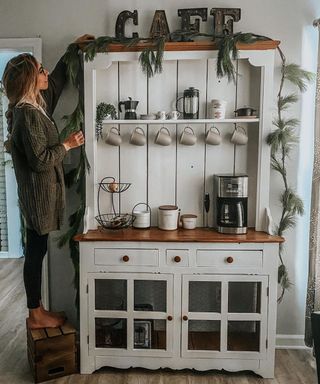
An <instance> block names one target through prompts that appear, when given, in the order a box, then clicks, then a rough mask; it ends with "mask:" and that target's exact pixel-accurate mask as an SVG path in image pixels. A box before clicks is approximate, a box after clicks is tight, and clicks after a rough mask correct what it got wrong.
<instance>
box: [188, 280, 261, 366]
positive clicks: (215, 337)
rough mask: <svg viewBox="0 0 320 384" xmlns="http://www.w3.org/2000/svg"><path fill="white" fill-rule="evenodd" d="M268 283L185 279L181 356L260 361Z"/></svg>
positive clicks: (259, 281)
mask: <svg viewBox="0 0 320 384" xmlns="http://www.w3.org/2000/svg"><path fill="white" fill-rule="evenodd" d="M267 282H268V278H267V277H266V276H250V275H184V276H183V277H182V313H181V324H182V328H181V329H182V337H181V345H182V356H184V357H204V358H205V357H210V356H211V357H212V356H213V355H219V357H224V356H225V357H238V356H239V354H240V353H242V355H243V358H248V359H249V358H253V357H257V353H258V354H259V356H261V357H262V354H264V353H265V351H266V347H265V345H266V328H267V322H266V318H267V312H266V311H267ZM243 352H246V353H245V354H243ZM253 354H254V356H253Z"/></svg>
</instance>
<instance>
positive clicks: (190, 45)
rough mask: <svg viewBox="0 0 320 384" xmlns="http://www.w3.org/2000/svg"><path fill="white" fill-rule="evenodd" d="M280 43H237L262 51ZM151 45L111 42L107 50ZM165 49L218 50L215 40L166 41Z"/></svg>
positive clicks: (141, 48) (139, 47)
mask: <svg viewBox="0 0 320 384" xmlns="http://www.w3.org/2000/svg"><path fill="white" fill-rule="evenodd" d="M279 44H280V41H279V40H261V41H258V42H256V43H252V44H243V43H241V44H237V48H238V49H239V50H250V51H251V50H256V51H263V50H269V49H276V48H277V47H278V45H279ZM148 46H152V43H149V42H139V43H138V44H136V45H135V46H132V47H128V46H126V45H125V44H116V43H112V44H109V46H108V52H137V51H142V50H143V49H144V48H146V47H148ZM164 50H165V51H213V50H218V45H217V43H216V42H214V41H211V40H202V41H201V40H198V41H185V42H171V41H170V42H167V43H165V46H164Z"/></svg>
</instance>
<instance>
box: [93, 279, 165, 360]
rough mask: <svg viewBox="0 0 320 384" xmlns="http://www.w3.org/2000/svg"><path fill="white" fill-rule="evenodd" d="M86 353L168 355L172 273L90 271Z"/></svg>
mask: <svg viewBox="0 0 320 384" xmlns="http://www.w3.org/2000/svg"><path fill="white" fill-rule="evenodd" d="M88 283H89V290H88V294H89V353H90V354H94V355H99V354H100V355H115V356H121V355H127V354H128V351H131V352H132V353H134V354H135V353H136V354H137V355H142V356H144V355H145V356H150V355H154V356H168V355H170V354H171V353H172V345H173V343H172V340H173V275H169V274H164V275H161V274H151V273H141V274H140V273H121V274H120V273H103V274H102V273H91V274H90V277H89V281H88Z"/></svg>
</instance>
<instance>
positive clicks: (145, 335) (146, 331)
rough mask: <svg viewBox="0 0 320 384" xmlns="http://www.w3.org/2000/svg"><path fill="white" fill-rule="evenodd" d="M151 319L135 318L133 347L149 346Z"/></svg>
mask: <svg viewBox="0 0 320 384" xmlns="http://www.w3.org/2000/svg"><path fill="white" fill-rule="evenodd" d="M151 325H152V324H151V321H146V320H135V322H134V348H151V329H152V328H151Z"/></svg>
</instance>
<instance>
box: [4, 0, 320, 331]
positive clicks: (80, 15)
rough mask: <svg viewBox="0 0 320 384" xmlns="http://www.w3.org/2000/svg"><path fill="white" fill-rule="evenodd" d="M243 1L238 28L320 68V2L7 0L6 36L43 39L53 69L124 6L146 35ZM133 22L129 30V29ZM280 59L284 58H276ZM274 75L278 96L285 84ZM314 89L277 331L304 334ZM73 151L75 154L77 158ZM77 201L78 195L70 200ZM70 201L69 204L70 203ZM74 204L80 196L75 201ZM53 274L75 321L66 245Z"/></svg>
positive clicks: (104, 31) (276, 182)
mask: <svg viewBox="0 0 320 384" xmlns="http://www.w3.org/2000/svg"><path fill="white" fill-rule="evenodd" d="M197 6H198V7H199V6H201V7H208V9H209V10H210V9H211V8H212V7H239V8H241V10H242V17H241V21H240V22H239V23H236V24H235V26H234V30H235V31H242V32H255V33H258V34H262V35H267V36H269V37H272V38H274V39H278V40H281V48H282V50H283V51H284V53H285V55H286V56H287V59H288V62H294V63H297V64H302V65H303V66H304V67H305V68H306V69H308V70H312V71H315V70H316V50H317V37H318V34H317V30H315V29H314V28H313V27H312V21H313V19H315V18H317V17H320V3H319V1H317V0H306V1H299V0H282V1H277V0H269V1H262V0H256V1H252V0H234V1H220V0H216V1H203V2H201V4H199V3H198V2H197V1H194V0H193V1H191V0H175V1H173V0H163V1H159V0H158V1H150V0H149V1H146V0H134V1H129V0H118V1H117V2H114V1H111V0H90V1H88V0H86V1H84V0H68V1H61V0H60V1H49V0H28V1H24V2H22V1H20V0H1V3H0V37H37V36H40V37H41V38H42V39H43V63H44V65H45V66H47V67H48V68H49V69H51V68H52V67H53V65H54V64H55V62H56V60H57V59H58V58H59V56H60V55H61V54H62V53H63V52H64V50H65V48H66V47H67V45H68V43H70V42H71V41H72V40H73V39H74V38H75V37H77V36H79V35H81V34H83V33H92V34H94V35H96V36H102V35H114V29H115V20H116V17H117V15H118V14H119V13H120V12H121V11H123V10H125V9H128V10H134V9H138V11H139V26H137V27H134V28H133V29H134V30H135V31H138V32H139V34H140V36H147V35H148V33H149V29H150V26H151V22H152V18H153V14H154V11H155V10H156V9H165V11H166V15H167V19H168V23H169V28H170V30H171V31H173V30H175V29H178V28H179V27H180V20H179V18H178V16H177V9H178V8H192V7H197ZM129 30H130V28H128V31H129ZM201 30H202V31H203V32H210V31H212V17H211V16H209V21H208V22H207V23H204V24H203V26H202V29H201ZM277 64H279V60H277ZM277 80H278V76H276V77H275V81H276V84H275V96H276V92H277V87H278V82H277ZM73 94H74V93H73V91H71V90H69V91H68V92H66V93H65V94H64V96H63V98H62V99H61V101H60V104H59V106H58V110H57V112H56V118H57V121H58V124H59V125H60V126H62V124H61V121H60V117H61V116H62V115H63V114H65V113H69V112H71V111H72V108H73V106H74V102H75V100H74V99H73V98H72V96H73ZM313 95H314V87H310V89H309V91H308V93H307V94H305V95H304V96H303V98H302V101H301V103H299V105H297V106H296V107H295V109H294V110H293V111H292V115H293V116H296V117H298V118H300V119H302V120H303V121H302V124H301V131H300V136H301V141H300V144H299V145H298V146H297V148H296V150H295V151H294V153H293V155H292V156H291V160H290V163H289V164H288V168H289V180H290V183H291V184H292V186H294V187H296V188H297V190H298V192H299V194H300V196H301V197H302V198H303V200H304V201H305V207H306V214H305V215H304V217H303V218H301V219H299V222H298V226H297V228H296V229H295V230H294V231H291V232H290V233H289V234H288V235H287V236H286V240H287V241H286V251H285V262H286V264H287V266H288V268H289V272H290V276H291V279H292V281H293V282H294V285H293V286H292V288H291V290H290V292H289V293H287V295H286V296H285V299H284V302H283V303H282V304H281V305H280V306H279V311H278V313H279V315H278V329H277V333H278V334H289V335H301V334H303V332H304V310H305V292H306V283H307V269H308V266H307V264H308V225H309V194H310V182H311V172H312V146H313V135H312V130H313V115H314V104H313V99H314V97H313ZM72 160H73V157H71V161H72ZM271 185H272V188H271V192H272V194H271V208H272V212H273V214H274V216H275V217H278V216H279V211H280V209H279V207H280V205H279V203H278V193H279V191H280V190H281V189H282V184H281V180H280V179H279V177H278V176H276V175H274V174H273V175H272V184H271ZM69 201H71V199H69ZM69 204H70V203H69ZM73 204H74V202H73ZM50 248H51V249H50V250H51V263H50V266H51V268H50V271H51V272H50V279H51V302H52V306H53V308H54V309H63V310H65V311H66V312H67V314H68V316H69V318H71V320H73V321H74V319H75V313H74V310H73V290H72V266H71V262H70V260H69V258H68V252H67V250H64V251H61V250H57V249H56V246H55V244H54V243H52V245H51V247H50Z"/></svg>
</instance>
